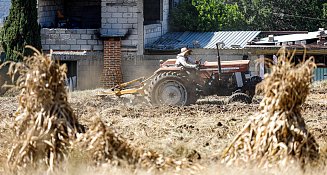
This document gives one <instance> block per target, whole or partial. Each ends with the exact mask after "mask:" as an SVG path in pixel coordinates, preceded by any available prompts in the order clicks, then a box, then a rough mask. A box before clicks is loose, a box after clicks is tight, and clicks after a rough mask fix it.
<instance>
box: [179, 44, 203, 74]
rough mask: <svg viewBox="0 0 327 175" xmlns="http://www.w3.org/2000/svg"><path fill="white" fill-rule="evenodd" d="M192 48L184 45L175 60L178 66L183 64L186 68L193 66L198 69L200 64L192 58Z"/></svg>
mask: <svg viewBox="0 0 327 175" xmlns="http://www.w3.org/2000/svg"><path fill="white" fill-rule="evenodd" d="M191 52H192V50H191V49H188V48H186V47H183V48H182V49H181V53H179V54H178V55H177V57H176V58H177V59H176V62H175V65H176V66H177V67H180V66H183V67H185V68H193V69H197V68H198V65H197V64H196V62H195V61H194V60H193V59H192V57H191V56H190V55H191Z"/></svg>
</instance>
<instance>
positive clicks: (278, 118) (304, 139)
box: [222, 49, 319, 167]
mask: <svg viewBox="0 0 327 175" xmlns="http://www.w3.org/2000/svg"><path fill="white" fill-rule="evenodd" d="M288 57H289V56H286V51H285V49H281V51H280V53H279V62H278V64H277V65H273V66H272V71H271V73H270V74H269V75H266V77H265V79H264V80H263V82H262V83H261V84H259V86H258V87H257V88H259V90H261V91H262V92H263V93H264V98H263V100H262V101H261V103H260V107H259V110H260V112H259V113H258V114H257V115H256V116H254V117H252V119H251V120H250V121H249V122H248V123H247V124H246V125H245V127H244V128H243V130H242V131H241V132H240V133H239V134H238V135H237V136H236V138H234V140H233V142H232V143H231V145H230V146H229V147H228V148H227V149H226V150H225V152H224V153H223V159H222V162H224V163H227V164H232V163H241V162H243V163H244V162H247V163H250V164H253V163H254V164H258V165H259V166H260V167H269V166H272V165H277V166H278V165H285V164H286V163H288V162H296V163H300V165H303V164H305V163H308V162H311V161H312V160H315V159H316V158H317V157H318V149H319V148H318V144H317V143H316V141H315V139H314V137H313V136H312V134H311V133H309V132H308V130H307V128H306V125H305V122H304V119H303V118H302V116H301V105H302V104H303V103H304V101H305V99H306V97H307V95H308V94H309V86H310V84H311V81H312V73H313V69H314V67H315V64H314V62H313V59H312V58H310V59H308V60H306V61H305V62H302V63H301V64H298V65H294V64H292V63H291V58H292V57H291V58H290V59H288ZM275 163H276V164H275Z"/></svg>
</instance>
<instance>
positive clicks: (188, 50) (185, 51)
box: [180, 47, 192, 55]
mask: <svg viewBox="0 0 327 175" xmlns="http://www.w3.org/2000/svg"><path fill="white" fill-rule="evenodd" d="M187 52H192V50H191V49H188V48H186V47H183V48H181V53H180V54H182V55H184V54H186V53H187Z"/></svg>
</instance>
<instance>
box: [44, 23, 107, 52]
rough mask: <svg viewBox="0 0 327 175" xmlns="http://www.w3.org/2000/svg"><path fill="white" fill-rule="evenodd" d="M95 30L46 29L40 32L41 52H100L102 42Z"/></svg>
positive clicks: (97, 31)
mask: <svg viewBox="0 0 327 175" xmlns="http://www.w3.org/2000/svg"><path fill="white" fill-rule="evenodd" d="M98 35H99V30H97V29H48V28H43V29H42V30H41V39H42V40H41V42H42V47H43V50H50V49H53V50H55V51H56V50H60V51H102V50H103V41H102V40H101V39H100V38H99V36H98Z"/></svg>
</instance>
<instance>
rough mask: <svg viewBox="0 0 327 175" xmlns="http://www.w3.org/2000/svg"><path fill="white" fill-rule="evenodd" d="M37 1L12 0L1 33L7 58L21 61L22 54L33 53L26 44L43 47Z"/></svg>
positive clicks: (38, 47)
mask: <svg viewBox="0 0 327 175" xmlns="http://www.w3.org/2000/svg"><path fill="white" fill-rule="evenodd" d="M36 2H37V0H11V8H10V13H9V16H8V19H7V20H6V21H5V24H4V26H3V29H2V31H1V33H0V39H1V45H2V47H3V50H4V51H5V53H6V60H12V61H20V60H22V58H23V57H22V55H24V56H26V55H31V54H32V51H31V50H29V49H25V46H26V45H32V46H34V47H35V48H37V49H41V36H40V27H39V25H38V23H37V8H36V6H37V4H36Z"/></svg>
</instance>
